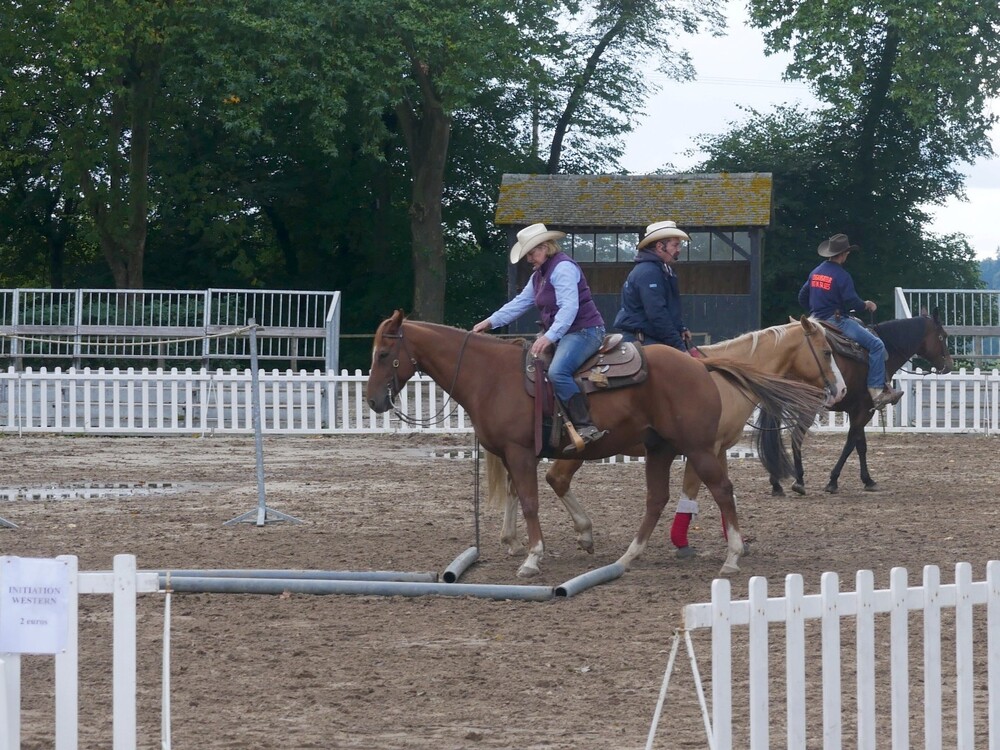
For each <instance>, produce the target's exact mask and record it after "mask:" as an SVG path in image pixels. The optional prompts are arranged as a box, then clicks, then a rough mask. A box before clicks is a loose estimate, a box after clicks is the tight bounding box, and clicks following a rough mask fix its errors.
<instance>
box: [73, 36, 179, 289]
mask: <svg viewBox="0 0 1000 750" xmlns="http://www.w3.org/2000/svg"><path fill="white" fill-rule="evenodd" d="M161 55H162V51H161V49H160V48H159V47H156V46H154V47H148V48H145V49H143V50H142V51H140V52H136V53H135V54H133V56H132V57H131V58H130V60H129V61H128V63H127V65H126V70H125V71H124V73H123V90H122V92H121V93H120V94H118V95H115V96H113V97H112V104H111V114H110V116H109V125H108V131H109V135H110V138H109V147H108V153H107V164H105V165H101V167H99V168H98V169H104V168H106V170H107V172H106V173H107V175H108V176H107V180H106V181H105V180H103V179H102V180H101V181H100V182H97V181H95V180H94V178H93V175H91V174H87V175H85V176H84V179H83V181H82V187H83V194H84V196H85V197H86V199H87V202H88V204H89V205H90V210H91V214H92V215H93V217H94V224H95V226H96V227H97V235H98V238H99V240H100V243H101V250H102V251H103V253H104V258H105V260H106V261H107V262H108V266H109V268H110V269H111V275H112V277H113V278H114V281H115V287H116V288H117V289H142V288H143V261H144V258H145V254H146V235H147V231H148V223H149V216H148V211H149V147H150V132H151V126H152V117H153V102H154V101H155V98H156V96H157V94H158V92H159V86H160V62H161ZM122 144H126V145H125V146H124V147H123V145H122ZM120 148H125V149H127V153H128V157H127V159H128V161H127V164H126V163H125V162H124V160H123V159H121V158H119V156H118V153H117V151H118V149H120Z"/></svg>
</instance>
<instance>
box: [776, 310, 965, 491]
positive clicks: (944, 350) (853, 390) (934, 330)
mask: <svg viewBox="0 0 1000 750" xmlns="http://www.w3.org/2000/svg"><path fill="white" fill-rule="evenodd" d="M872 329H873V330H874V331H875V334H876V335H877V336H878V337H879V338H880V339H882V341H883V342H884V343H885V349H886V354H887V355H888V359H887V360H886V363H885V378H886V380H891V379H892V376H893V375H894V374H895V373H896V371H897V370H899V368H901V367H902V366H903V365H904V364H905V363H906V362H907V361H908V360H909V359H911V358H912V357H914V356H917V357H921V358H923V359H926V360H927V361H928V362H930V363H931V366H932V367H934V368H935V369H937V371H938V372H940V373H946V372H950V371H951V369H952V368H953V367H954V366H955V363H954V362H953V361H952V358H951V352H950V351H949V350H948V334H947V332H946V331H945V330H944V326H943V325H942V324H941V318H940V317H939V316H938V311H937V310H934V312H933V314H932V315H931V316H930V317H928V316H927V315H919V316H917V317H915V318H899V319H897V320H887V321H886V322H885V323H878V324H877V325H875V326H872ZM837 363H838V365H839V366H840V370H841V372H843V373H844V380H845V381H846V382H847V395H846V396H845V397H844V398H843V399H841V400H840V401H838V402H837V403H836V404H834V405H833V406H831V407H829V409H830V411H842V412H845V413H846V414H847V416H848V419H849V422H850V426H849V428H848V431H847V441H846V442H845V443H844V450H843V451H841V454H840V458H838V459H837V463H836V465H835V466H834V467H833V470H832V471H831V472H830V481H829V483H828V484H827V485H826V487H825V488H824V489H825V490H826V491H827V492H829V493H831V494H834V493H836V492H837V490H838V489H839V488H838V486H837V481H838V480H839V478H840V472H841V471H842V470H843V468H844V464H845V463H846V462H847V459H848V457H849V456H850V455H851V453H852V452H854V451H857V452H858V462H859V463H860V465H861V481H862V482H863V483H864V486H865V490H867V491H869V492H874V491H876V490H877V483H876V482H875V480H874V479H872V475H871V474H870V473H869V471H868V439H867V438H866V437H865V427H866V426H867V425H868V423H869V422H870V421H871V419H872V416H873V415H874V414H875V410H874V409H873V407H872V399H871V396H870V395H869V393H868V387H867V376H868V359H867V356H866V357H865V359H864V361H860V360H856V359H852V358H850V357H847V356H845V355H843V354H840V353H837ZM759 424H760V426H761V428H762V429H763V431H764V432H763V434H764V435H765V436H766V435H767V433H768V431H769V430H768V428H770V427H772V426H773V420H771V419H770V417H768V415H765V414H762V415H761V417H760V420H759ZM792 454H793V456H794V461H795V483H794V484H793V485H792V489H793V490H794V491H795V492H797V493H798V494H800V495H804V494H805V492H806V488H805V472H804V470H803V468H802V451H801V447H800V446H799V445H793V446H792ZM771 494H772V495H777V496H783V495H784V494H785V491H784V489H782V487H781V479H780V477H778V476H776V475H772V476H771Z"/></svg>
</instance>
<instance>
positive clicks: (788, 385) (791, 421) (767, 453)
mask: <svg viewBox="0 0 1000 750" xmlns="http://www.w3.org/2000/svg"><path fill="white" fill-rule="evenodd" d="M706 366H707V367H708V368H709V369H710V370H715V371H716V372H718V373H719V374H720V375H722V376H723V377H725V378H726V379H727V380H729V381H730V382H731V383H733V385H735V386H736V387H737V388H739V389H740V390H741V391H743V392H744V393H745V394H746V395H747V397H748V398H751V399H753V400H754V401H756V402H757V405H758V407H759V409H760V416H758V424H759V425H764V424H767V425H769V426H771V429H760V430H755V432H754V437H753V444H754V448H755V450H756V451H757V454H758V456H759V458H760V462H761V465H762V466H763V467H764V469H765V470H766V471H767V472H768V474H770V475H771V476H773V477H779V478H782V479H783V478H785V477H789V476H792V475H793V473H794V470H795V465H794V462H793V461H792V457H791V455H790V453H789V451H788V447H787V446H786V445H785V443H784V441H783V440H782V439H781V435H780V428H781V427H787V428H788V430H789V431H790V433H791V436H792V440H793V442H794V443H795V444H796V445H801V443H802V440H803V439H804V438H805V435H806V432H808V431H809V428H810V427H812V425H813V423H814V422H815V421H816V414H818V413H819V411H820V409H821V408H822V407H823V402H824V400H825V398H826V394H825V393H824V392H823V391H822V390H821V389H819V388H816V387H814V386H811V385H808V384H806V383H801V382H798V381H794V380H786V379H784V378H780V377H778V376H776V375H770V374H768V373H765V372H762V371H760V370H758V369H756V368H754V367H751V366H748V365H746V364H745V363H742V362H735V361H731V360H730V361H720V360H713V361H712V362H710V363H708V364H707V365H706Z"/></svg>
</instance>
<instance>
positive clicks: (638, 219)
mask: <svg viewBox="0 0 1000 750" xmlns="http://www.w3.org/2000/svg"><path fill="white" fill-rule="evenodd" d="M771 196H772V179H771V175H770V173H731V174H730V173H722V174H651V175H563V174H558V175H528V174H506V175H504V176H503V180H502V182H501V185H500V197H499V201H498V202H497V211H496V224H497V225H498V226H502V227H505V228H506V231H507V239H508V241H509V243H508V244H509V245H513V244H514V242H515V241H516V240H517V233H518V231H520V230H521V229H523V228H524V227H526V226H528V225H529V224H534V223H536V222H542V223H544V224H545V225H546V227H548V228H549V229H557V230H559V231H563V232H566V234H567V236H566V238H565V239H564V240H562V242H561V243H560V244H561V247H562V249H563V250H564V251H565V252H566V253H567V254H569V255H570V256H571V257H573V258H574V259H575V260H576V261H577V262H578V263H579V264H580V266H581V267H582V268H583V271H584V273H585V274H586V276H587V281H588V283H589V284H590V289H591V291H592V292H593V294H594V298H595V301H596V302H597V306H598V308H599V309H600V311H601V314H602V315H603V316H604V320H605V322H606V323H607V325H608V328H609V330H610V329H611V327H612V324H613V322H614V319H615V314H616V313H617V312H618V307H619V303H620V295H621V287H622V284H623V283H624V281H625V277H626V276H628V272H629V270H631V268H632V265H633V260H634V258H635V252H636V244H637V243H638V241H639V238H640V237H641V236H642V235H643V233H644V232H645V228H646V226H647V225H648V224H651V223H653V222H655V221H663V220H672V221H676V222H677V226H679V227H680V228H682V229H683V230H684V231H685V232H687V233H688V235H689V236H690V237H691V240H690V242H685V243H683V245H682V252H681V257H680V260H679V261H678V262H677V263H676V264H675V266H674V269H675V270H676V271H677V275H678V277H679V279H680V286H681V298H682V302H683V308H684V310H683V313H684V321H685V323H687V325H688V327H689V328H690V329H691V332H692V334H693V335H694V337H695V343H696V344H697V343H711V342H713V341H719V340H722V339H726V338H731V337H733V336H737V335H739V334H741V333H745V332H747V331H752V330H755V329H758V328H760V327H761V320H760V294H761V253H762V243H763V232H764V229H765V228H766V227H767V226H768V225H769V224H770V223H771V211H772V200H771ZM530 274H531V268H530V266H529V265H528V264H527V262H525V261H522V262H521V263H518V264H517V265H516V266H511V267H510V270H509V276H508V298H510V297H513V296H514V295H516V294H517V292H518V291H520V289H521V288H522V287H523V286H524V284H525V283H526V282H527V280H528V277H529V276H530ZM537 330H538V329H537V325H536V323H535V322H534V318H532V317H531V316H530V315H525V316H524V317H522V318H521V319H520V320H519V321H517V322H516V323H515V324H514V325H512V326H511V331H512V332H516V333H534V332H536V331H537Z"/></svg>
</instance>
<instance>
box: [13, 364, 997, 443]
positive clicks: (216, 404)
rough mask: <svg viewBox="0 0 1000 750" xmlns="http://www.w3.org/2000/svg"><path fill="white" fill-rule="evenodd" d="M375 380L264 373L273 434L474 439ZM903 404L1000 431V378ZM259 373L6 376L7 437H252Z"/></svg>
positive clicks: (976, 375) (432, 406) (424, 388)
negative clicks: (379, 388) (386, 398)
mask: <svg viewBox="0 0 1000 750" xmlns="http://www.w3.org/2000/svg"><path fill="white" fill-rule="evenodd" d="M367 379H368V377H367V374H364V373H362V372H361V371H360V370H355V372H354V374H349V373H348V372H347V371H342V372H341V373H340V374H339V375H337V374H335V373H334V372H332V371H330V372H321V371H318V370H317V371H313V372H295V371H291V370H287V371H278V370H271V371H260V372H259V373H258V381H259V383H258V387H259V396H260V404H261V426H262V431H263V432H264V433H265V434H272V435H278V434H285V435H332V434H349V433H387V432H429V433H435V432H437V433H467V432H471V431H472V424H471V422H470V421H469V419H468V416H467V415H466V413H465V410H464V409H463V408H462V407H460V406H459V405H458V404H456V403H455V402H453V401H450V399H449V398H448V396H447V394H446V393H444V391H443V390H442V389H441V388H440V387H438V385H437V384H436V383H434V381H433V380H431V379H430V378H428V377H426V376H418V377H415V378H413V379H412V380H410V382H409V383H407V385H406V387H405V389H404V390H403V392H402V393H401V394H400V400H399V408H400V410H401V411H402V412H403V413H404V414H406V415H408V416H410V417H413V418H416V419H418V420H422V421H423V422H424V423H425V424H423V425H416V426H414V425H411V424H408V423H407V422H405V421H403V420H401V419H399V417H397V416H396V415H395V414H393V413H392V412H388V413H386V414H375V413H374V412H372V411H371V410H370V409H369V408H368V404H367V401H366V399H365V385H366V383H367ZM896 383H897V384H898V385H899V387H900V388H902V389H903V391H904V394H905V395H904V396H903V399H902V401H900V403H899V404H898V405H896V406H893V407H889V408H888V409H887V410H886V411H885V412H884V416H883V413H882V412H880V413H878V414H876V415H875V417H874V419H873V420H872V423H871V424H872V427H873V428H879V429H885V430H887V431H893V432H977V433H988V434H992V433H996V432H1000V372H998V371H997V370H992V371H989V372H982V371H980V370H974V371H971V372H966V371H965V370H962V371H960V372H957V373H949V374H948V375H937V374H930V375H927V374H922V373H921V372H920V371H919V370H918V371H916V372H913V373H906V372H903V373H899V374H897V376H896ZM251 387H252V373H251V371H250V370H204V369H203V370H191V369H187V370H177V369H170V370H163V369H156V370H149V369H142V370H133V369H125V370H119V369H117V368H115V369H109V370H105V369H97V370H90V369H89V368H84V369H81V370H75V369H68V370H65V371H63V370H61V369H59V368H57V369H55V370H53V371H51V372H50V371H47V370H45V369H41V370H38V371H34V370H31V369H30V368H29V369H26V370H24V371H23V372H19V371H16V370H14V369H13V368H10V369H8V370H7V371H6V372H2V373H0V432H5V433H16V434H23V433H88V434H100V435H120V434H144V435H148V434H161V435H167V434H183V435H190V434H200V435H207V434H252V433H253V418H252V415H253V411H252V398H251ZM816 429H817V430H820V431H844V430H846V429H847V425H846V420H845V419H844V416H843V415H842V414H839V413H837V412H829V413H825V414H823V415H821V417H820V418H819V419H818V420H817V424H816Z"/></svg>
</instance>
